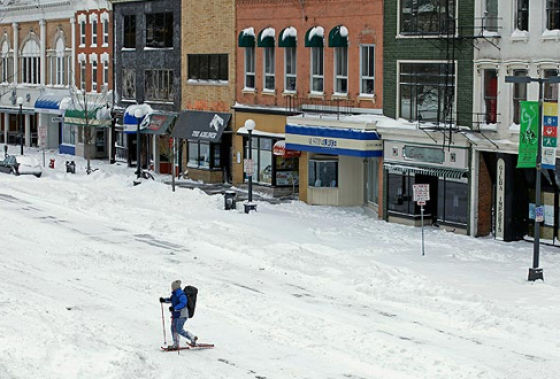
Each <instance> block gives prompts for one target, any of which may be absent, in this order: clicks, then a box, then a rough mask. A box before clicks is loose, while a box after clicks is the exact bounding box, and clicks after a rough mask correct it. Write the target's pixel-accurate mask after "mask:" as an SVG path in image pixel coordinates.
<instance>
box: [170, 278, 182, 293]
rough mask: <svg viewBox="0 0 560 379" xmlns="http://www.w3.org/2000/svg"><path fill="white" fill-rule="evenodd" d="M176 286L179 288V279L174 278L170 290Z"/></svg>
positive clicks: (173, 289)
mask: <svg viewBox="0 0 560 379" xmlns="http://www.w3.org/2000/svg"><path fill="white" fill-rule="evenodd" d="M177 288H181V281H180V280H174V281H172V282H171V291H175V290H176V289H177Z"/></svg>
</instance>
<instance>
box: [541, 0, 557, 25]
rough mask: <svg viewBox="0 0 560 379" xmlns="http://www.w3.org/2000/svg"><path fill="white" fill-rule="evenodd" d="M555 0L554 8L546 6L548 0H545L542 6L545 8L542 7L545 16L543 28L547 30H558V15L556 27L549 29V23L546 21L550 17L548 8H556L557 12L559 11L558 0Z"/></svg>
mask: <svg viewBox="0 0 560 379" xmlns="http://www.w3.org/2000/svg"><path fill="white" fill-rule="evenodd" d="M556 1H557V4H556V7H555V8H549V7H548V1H546V2H545V4H544V8H545V9H544V17H545V21H544V28H545V30H549V31H552V30H560V16H559V17H558V18H559V20H557V22H558V25H557V27H556V28H554V29H550V28H549V24H548V22H549V20H550V17H549V14H548V12H549V11H550V10H557V11H558V12H560V0H556Z"/></svg>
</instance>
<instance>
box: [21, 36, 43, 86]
mask: <svg viewBox="0 0 560 379" xmlns="http://www.w3.org/2000/svg"><path fill="white" fill-rule="evenodd" d="M40 57H41V49H40V48H39V44H38V43H37V41H35V40H34V39H29V40H27V42H25V45H23V48H22V49H21V81H22V83H27V84H39V83H40V82H41V75H40V72H41V61H40Z"/></svg>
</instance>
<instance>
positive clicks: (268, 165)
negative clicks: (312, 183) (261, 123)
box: [244, 137, 299, 186]
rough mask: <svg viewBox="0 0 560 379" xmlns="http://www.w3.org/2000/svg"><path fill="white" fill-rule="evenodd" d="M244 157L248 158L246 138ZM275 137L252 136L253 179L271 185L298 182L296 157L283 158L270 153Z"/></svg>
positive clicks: (287, 184) (288, 184) (246, 141)
mask: <svg viewBox="0 0 560 379" xmlns="http://www.w3.org/2000/svg"><path fill="white" fill-rule="evenodd" d="M244 141H245V157H246V158H248V157H249V154H248V150H247V149H248V140H247V139H245V140H244ZM276 141H277V139H273V138H268V137H252V142H251V148H252V158H253V161H254V164H255V174H254V175H253V181H254V182H256V183H258V184H263V185H272V186H292V185H297V184H298V182H299V175H298V167H299V160H298V158H283V157H280V156H275V155H273V154H272V150H273V149H272V148H273V146H274V143H275V142H276Z"/></svg>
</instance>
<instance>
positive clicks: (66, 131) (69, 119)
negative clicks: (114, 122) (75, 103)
mask: <svg viewBox="0 0 560 379" xmlns="http://www.w3.org/2000/svg"><path fill="white" fill-rule="evenodd" d="M80 108H81V107H80ZM110 127H111V114H110V111H109V109H108V108H107V107H92V108H91V109H88V110H87V111H85V110H82V109H76V108H72V107H71V108H68V109H66V111H65V112H64V119H63V123H62V127H61V144H60V148H59V150H60V152H61V153H62V154H71V155H79V156H83V157H85V158H89V159H96V158H106V157H107V147H106V141H107V136H108V135H109V132H108V130H109V128H110Z"/></svg>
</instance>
